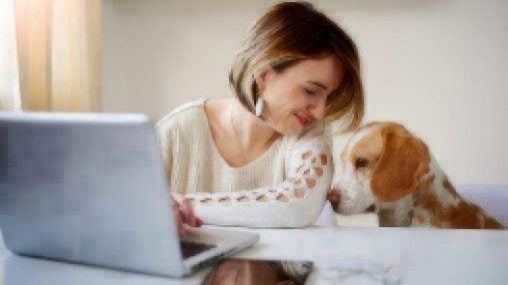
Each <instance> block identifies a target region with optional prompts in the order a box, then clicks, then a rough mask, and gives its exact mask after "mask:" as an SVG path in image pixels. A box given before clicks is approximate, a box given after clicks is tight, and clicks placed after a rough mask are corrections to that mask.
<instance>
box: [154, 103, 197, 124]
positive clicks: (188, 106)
mask: <svg viewBox="0 0 508 285" xmlns="http://www.w3.org/2000/svg"><path fill="white" fill-rule="evenodd" d="M204 103H205V99H197V100H194V101H190V102H187V103H185V104H182V105H180V106H178V107H176V108H175V109H174V110H173V111H171V112H169V113H168V114H167V115H165V116H164V117H163V118H162V119H161V120H160V121H159V122H158V123H157V125H156V127H157V128H160V127H162V126H164V125H171V124H174V123H175V122H186V121H187V122H189V121H193V119H195V118H197V117H199V116H200V114H201V112H202V110H203V106H204Z"/></svg>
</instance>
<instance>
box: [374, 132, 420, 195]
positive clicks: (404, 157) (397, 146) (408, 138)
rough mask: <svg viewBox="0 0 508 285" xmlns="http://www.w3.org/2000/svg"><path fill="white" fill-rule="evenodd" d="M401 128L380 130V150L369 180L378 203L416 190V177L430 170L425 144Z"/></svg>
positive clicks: (418, 177)
mask: <svg viewBox="0 0 508 285" xmlns="http://www.w3.org/2000/svg"><path fill="white" fill-rule="evenodd" d="M399 128H403V127H402V126H399ZM403 130H404V131H401V130H399V129H396V128H395V127H388V128H387V129H385V130H383V131H382V133H381V135H382V137H383V149H384V151H383V154H382V156H381V159H380V160H379V163H378V165H377V166H376V169H375V170H374V172H373V174H372V178H371V181H370V188H371V190H372V194H374V196H376V198H377V199H379V201H381V202H385V203H390V202H395V201H398V200H400V199H402V198H404V197H405V196H407V195H408V194H409V193H411V192H412V191H414V190H415V189H416V187H417V186H418V183H419V180H420V177H421V176H422V175H424V174H425V173H428V172H429V171H430V166H429V164H430V154H429V152H428V149H427V147H426V146H425V145H424V144H423V142H422V141H420V140H419V139H417V138H415V137H414V136H412V135H411V134H410V133H409V132H407V131H406V130H405V129H403Z"/></svg>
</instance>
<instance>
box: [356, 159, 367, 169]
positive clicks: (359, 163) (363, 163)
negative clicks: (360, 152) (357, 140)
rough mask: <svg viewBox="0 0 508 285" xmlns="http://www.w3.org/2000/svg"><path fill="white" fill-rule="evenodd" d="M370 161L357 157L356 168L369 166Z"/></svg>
mask: <svg viewBox="0 0 508 285" xmlns="http://www.w3.org/2000/svg"><path fill="white" fill-rule="evenodd" d="M367 163H368V161H367V160H366V159H365V158H357V159H356V161H355V168H356V169H360V168H362V167H365V166H367Z"/></svg>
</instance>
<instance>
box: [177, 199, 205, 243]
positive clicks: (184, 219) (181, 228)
mask: <svg viewBox="0 0 508 285" xmlns="http://www.w3.org/2000/svg"><path fill="white" fill-rule="evenodd" d="M171 202H172V203H173V215H174V216H175V219H176V224H177V226H178V235H180V236H185V235H186V234H187V230H186V229H185V224H187V225H189V226H191V227H201V226H202V225H203V221H201V219H199V218H198V217H196V216H195V215H194V211H193V210H192V205H191V202H190V201H189V199H186V198H184V197H183V196H180V195H177V194H171Z"/></svg>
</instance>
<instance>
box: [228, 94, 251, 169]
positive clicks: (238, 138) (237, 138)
mask: <svg viewBox="0 0 508 285" xmlns="http://www.w3.org/2000/svg"><path fill="white" fill-rule="evenodd" d="M234 106H235V102H233V104H231V116H230V117H231V127H233V132H234V133H235V139H236V143H237V144H238V147H239V148H240V152H241V153H242V157H243V160H244V161H247V156H246V155H245V151H244V150H243V146H242V142H241V141H240V137H239V136H238V132H237V131H236V128H235V124H234V122H233V110H234V109H233V108H234Z"/></svg>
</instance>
